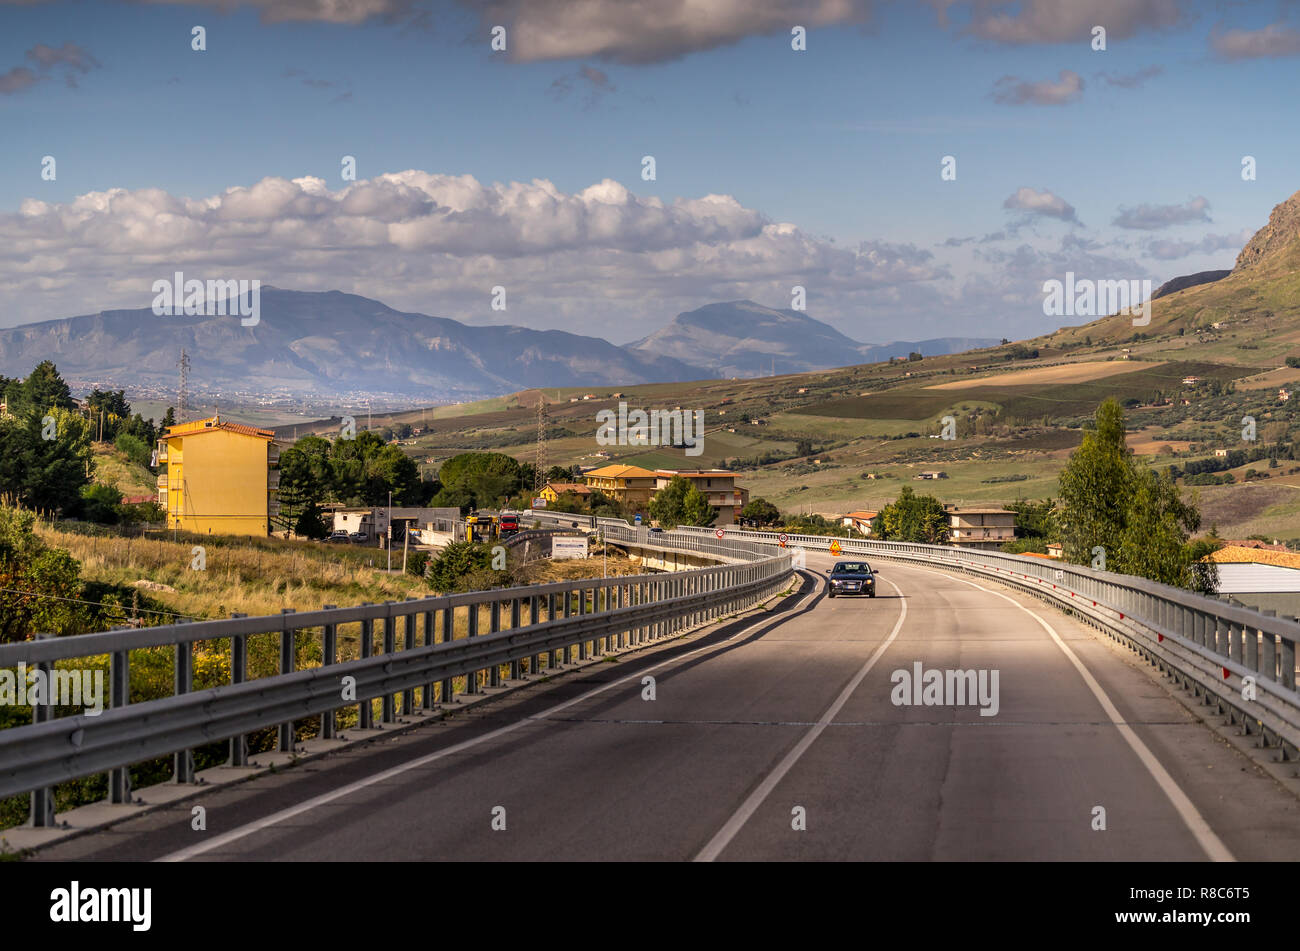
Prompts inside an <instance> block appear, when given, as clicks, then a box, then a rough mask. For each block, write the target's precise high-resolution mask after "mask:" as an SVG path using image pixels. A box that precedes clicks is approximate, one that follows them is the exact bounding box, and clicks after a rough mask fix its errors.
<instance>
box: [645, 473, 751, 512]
mask: <svg viewBox="0 0 1300 951" xmlns="http://www.w3.org/2000/svg"><path fill="white" fill-rule="evenodd" d="M654 475H655V491H658V490H660V489H663V488H665V487H667V485H668V483H669V482H671V481H672V480H673V477H674V476H681V477H682V478H683V479H687V480H689V481H690V483H691V484H692V485H693V486H695V488H697V489H698V490H699V491H700V492H701V494H703V496H704V497H705V498H706V499H707V500H708V502H709V507H710V508H712V509H713V511H714V513H715V517H714V519H713V524H714V525H717V526H723V525H735V524H736V522H737V521H739V519H740V510H741V509H743V508H744V507H745V506H746V505H747V504H748V503H749V490H748V489H746V488H742V487H741V486H738V485H736V474H735V473H734V472H728V471H727V470H726V469H658V470H656V471H655V474H654Z"/></svg>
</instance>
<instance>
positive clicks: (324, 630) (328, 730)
mask: <svg viewBox="0 0 1300 951" xmlns="http://www.w3.org/2000/svg"><path fill="white" fill-rule="evenodd" d="M322 606H323V607H324V608H325V610H326V611H333V610H334V609H335V608H337V607H338V605H337V604H326V605H322ZM338 643H339V626H338V625H337V624H325V625H322V627H321V651H320V663H321V666H322V667H332V666H333V665H334V663H335V660H336V659H337V657H338ZM334 726H335V716H334V710H333V708H331V709H329V710H326V711H325V712H324V713H322V714H321V715H320V738H321V739H322V740H332V739H334V737H335V735H336V734H335V729H334Z"/></svg>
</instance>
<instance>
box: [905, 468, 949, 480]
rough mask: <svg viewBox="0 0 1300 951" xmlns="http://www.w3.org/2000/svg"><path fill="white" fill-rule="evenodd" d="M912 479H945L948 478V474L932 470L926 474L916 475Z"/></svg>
mask: <svg viewBox="0 0 1300 951" xmlns="http://www.w3.org/2000/svg"><path fill="white" fill-rule="evenodd" d="M912 478H913V479H946V478H948V473H946V472H941V471H939V470H937V469H932V470H928V471H926V472H920V473H917V474H916V475H914V476H912Z"/></svg>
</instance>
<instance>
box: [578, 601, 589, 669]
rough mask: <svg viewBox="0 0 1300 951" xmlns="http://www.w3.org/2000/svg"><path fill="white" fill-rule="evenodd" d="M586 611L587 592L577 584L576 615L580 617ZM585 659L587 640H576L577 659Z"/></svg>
mask: <svg viewBox="0 0 1300 951" xmlns="http://www.w3.org/2000/svg"><path fill="white" fill-rule="evenodd" d="M586 613H587V592H586V591H584V590H583V588H582V586H581V585H579V586H578V617H582V616H583V615H584V614H586ZM586 659H587V642H586V641H578V660H579V661H584V660H586Z"/></svg>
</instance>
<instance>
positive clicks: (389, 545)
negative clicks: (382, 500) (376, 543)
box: [384, 489, 393, 572]
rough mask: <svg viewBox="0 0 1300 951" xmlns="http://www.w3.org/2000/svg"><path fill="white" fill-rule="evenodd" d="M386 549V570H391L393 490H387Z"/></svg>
mask: <svg viewBox="0 0 1300 951" xmlns="http://www.w3.org/2000/svg"><path fill="white" fill-rule="evenodd" d="M384 547H385V548H387V549H388V570H389V571H390V572H391V571H392V570H393V490H392V489H389V490H388V538H387V540H386V541H385V542H384Z"/></svg>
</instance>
